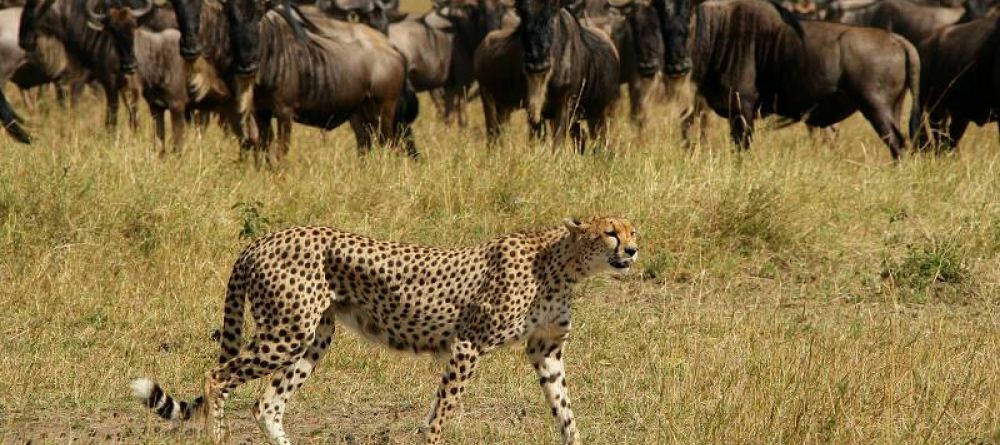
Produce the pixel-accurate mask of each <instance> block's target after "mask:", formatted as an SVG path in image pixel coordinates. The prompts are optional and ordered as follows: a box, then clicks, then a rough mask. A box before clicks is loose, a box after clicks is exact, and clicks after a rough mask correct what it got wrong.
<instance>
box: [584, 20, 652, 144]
mask: <svg viewBox="0 0 1000 445" xmlns="http://www.w3.org/2000/svg"><path fill="white" fill-rule="evenodd" d="M595 3H596V2H588V3H587V14H588V16H590V17H588V19H589V20H590V21H591V22H592V23H593V24H594V25H595V26H597V27H599V28H601V29H602V30H604V32H606V33H607V34H608V35H609V36H611V40H612V41H613V42H614V43H615V47H616V48H617V49H618V57H619V67H620V69H619V71H618V80H619V82H620V83H622V84H625V85H627V87H628V93H629V104H630V105H631V106H630V116H631V117H632V121H633V122H635V123H636V125H638V127H639V128H642V127H644V126H645V123H646V109H647V107H648V106H649V105H648V103H649V100H650V96H652V92H653V88H654V87H655V85H656V81H657V80H658V79H657V76H656V74H657V73H658V72H659V71H660V67H661V66H662V62H661V60H662V58H663V40H662V39H661V37H660V19H659V17H657V15H656V11H655V10H653V7H652V6H651V5H650V2H649V0H602V2H601V3H603V5H604V6H603V7H600V5H597V4H595ZM601 9H604V10H605V11H606V12H605V13H604V14H603V15H600V16H591V14H593V13H594V12H595V11H600V10H601Z"/></svg>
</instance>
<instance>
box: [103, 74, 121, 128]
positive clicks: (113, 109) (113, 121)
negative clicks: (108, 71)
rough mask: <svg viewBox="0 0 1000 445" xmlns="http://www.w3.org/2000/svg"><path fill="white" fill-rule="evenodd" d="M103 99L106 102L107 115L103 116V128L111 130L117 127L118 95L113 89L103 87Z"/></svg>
mask: <svg viewBox="0 0 1000 445" xmlns="http://www.w3.org/2000/svg"><path fill="white" fill-rule="evenodd" d="M104 99H105V100H106V101H107V102H106V103H107V114H105V115H104V126H105V127H106V128H108V129H113V128H115V127H116V126H118V94H117V92H116V91H114V89H112V88H110V87H108V86H107V85H105V86H104Z"/></svg>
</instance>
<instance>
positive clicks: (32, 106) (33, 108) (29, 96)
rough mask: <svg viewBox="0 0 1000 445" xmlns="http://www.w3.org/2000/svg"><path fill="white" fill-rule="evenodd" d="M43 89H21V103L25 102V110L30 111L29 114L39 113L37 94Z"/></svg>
mask: <svg viewBox="0 0 1000 445" xmlns="http://www.w3.org/2000/svg"><path fill="white" fill-rule="evenodd" d="M41 89H42V87H38V88H35V89H34V90H32V89H29V88H21V101H22V102H24V108H25V109H26V110H28V112H29V113H32V114H34V113H35V112H37V111H38V101H37V100H36V98H37V95H36V94H34V93H37V92H38V91H40V90H41Z"/></svg>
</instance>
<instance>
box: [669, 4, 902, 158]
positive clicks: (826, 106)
mask: <svg viewBox="0 0 1000 445" xmlns="http://www.w3.org/2000/svg"><path fill="white" fill-rule="evenodd" d="M677 1H687V0H677ZM664 22H665V23H679V21H671V20H666V21H664ZM684 22H685V25H684V26H685V27H687V26H688V25H687V24H686V22H687V21H686V20H685V21H684ZM670 32H676V30H672V29H666V30H665V33H666V34H665V40H666V41H667V42H668V45H669V42H671V41H674V42H677V40H672V39H671V38H672V36H670V35H669V33H670ZM694 33H695V35H694V37H693V40H692V41H691V42H690V55H689V57H690V58H691V60H692V61H693V65H694V71H693V73H692V80H693V82H694V83H695V85H696V86H697V89H698V93H699V94H700V95H701V96H702V97H703V98H704V100H705V101H706V103H707V104H708V106H709V107H711V108H712V109H713V110H714V111H715V112H716V113H718V114H719V115H721V116H723V117H727V118H728V119H729V123H730V130H731V134H732V137H733V140H734V142H735V143H736V144H737V146H738V147H740V148H744V149H745V148H749V146H750V140H751V134H752V131H753V121H754V118H755V117H756V115H757V114H758V113H759V114H761V115H763V116H767V115H770V114H777V115H779V116H782V117H785V118H789V119H793V120H802V121H804V122H805V123H806V124H808V125H812V126H816V127H826V126H829V125H832V124H834V123H837V122H840V121H841V120H843V119H845V118H847V117H848V116H850V115H851V114H853V113H854V112H855V111H858V110H860V111H861V112H862V113H863V114H864V116H865V118H866V119H868V121H869V122H870V123H871V124H872V126H873V127H874V128H875V131H876V132H877V133H878V135H879V137H880V138H882V140H883V141H884V142H885V143H886V145H888V146H889V150H890V152H891V154H892V156H893V158H898V157H899V155H900V152H901V150H902V148H903V145H904V143H905V137H904V135H903V132H902V131H901V129H900V128H901V125H900V121H901V113H902V106H903V99H904V97H905V95H906V92H907V90H909V91H910V93H911V94H912V95H913V96H914V97H916V96H917V89H918V85H919V70H920V62H919V57H918V56H917V52H916V49H915V48H914V47H913V45H912V44H910V43H909V42H907V41H906V40H905V39H903V38H902V37H899V36H896V35H893V34H890V33H887V32H885V31H882V30H878V29H871V28H857V27H851V26H847V25H841V24H837V23H825V22H813V21H801V22H800V21H799V20H798V19H796V18H795V17H794V16H793V15H792V14H791V13H790V12H788V11H786V10H784V9H783V8H781V7H780V6H779V5H777V4H773V3H769V2H765V1H759V0H711V1H708V2H705V3H702V4H700V5H698V7H697V8H696V14H695V24H694ZM687 49H688V46H686V45H685V46H684V47H683V48H682V49H680V50H678V49H676V48H675V51H678V52H679V53H681V54H684V52H683V51H687ZM678 65H680V66H682V65H683V63H682V62H681V63H679V64H675V65H673V66H674V67H676V66H678ZM670 68H671V65H668V73H669V70H670ZM682 72H683V70H682ZM671 74H677V73H676V71H675V72H673V73H671ZM917 111H918V108H917V105H916V104H914V108H913V109H912V110H911V119H913V118H915V116H916V115H917Z"/></svg>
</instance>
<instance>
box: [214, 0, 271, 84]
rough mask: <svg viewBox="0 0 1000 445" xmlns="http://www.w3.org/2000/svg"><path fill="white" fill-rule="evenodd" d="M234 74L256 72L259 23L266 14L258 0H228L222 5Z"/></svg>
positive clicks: (258, 53) (258, 50)
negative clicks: (227, 28) (227, 24)
mask: <svg viewBox="0 0 1000 445" xmlns="http://www.w3.org/2000/svg"><path fill="white" fill-rule="evenodd" d="M223 11H224V13H225V15H226V21H227V22H228V23H229V37H230V43H231V45H232V47H231V51H232V54H233V61H234V63H235V65H234V67H235V70H236V73H237V74H239V75H250V74H254V73H256V72H257V66H258V63H259V61H260V21H261V19H263V18H264V14H265V13H266V12H267V10H266V9H265V5H264V4H263V2H261V1H259V0H228V1H226V2H224V3H223Z"/></svg>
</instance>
